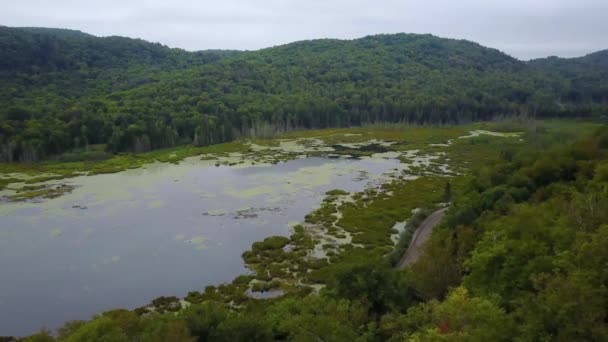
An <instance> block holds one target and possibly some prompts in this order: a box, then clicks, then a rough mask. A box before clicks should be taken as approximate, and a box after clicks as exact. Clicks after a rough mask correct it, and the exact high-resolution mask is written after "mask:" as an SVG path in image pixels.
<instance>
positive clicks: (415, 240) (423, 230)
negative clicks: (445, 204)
mask: <svg viewBox="0 0 608 342" xmlns="http://www.w3.org/2000/svg"><path fill="white" fill-rule="evenodd" d="M447 210H448V208H443V209H439V210H437V211H435V212H433V213H432V214H431V215H429V217H427V218H426V219H425V220H424V221H422V223H421V224H420V227H418V229H416V232H415V233H414V236H413V237H412V241H410V245H409V246H408V247H407V251H405V254H403V257H401V260H399V263H398V264H397V268H404V267H405V266H408V265H411V264H413V263H414V262H415V261H416V260H418V257H420V255H421V254H422V249H423V247H424V244H425V243H426V241H427V240H428V239H429V238H430V237H431V232H433V228H435V226H436V225H437V224H438V223H439V222H441V219H442V218H443V215H445V212H446V211H447Z"/></svg>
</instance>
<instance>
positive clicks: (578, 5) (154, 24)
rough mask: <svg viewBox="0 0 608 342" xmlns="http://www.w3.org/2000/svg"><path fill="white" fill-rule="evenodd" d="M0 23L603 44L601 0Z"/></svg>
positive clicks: (426, 2) (239, 10)
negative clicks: (424, 35) (429, 35)
mask: <svg viewBox="0 0 608 342" xmlns="http://www.w3.org/2000/svg"><path fill="white" fill-rule="evenodd" d="M0 5H2V6H1V8H2V10H1V11H0V25H6V26H44V27H59V28H71V29H77V30H81V31H85V32H88V33H91V34H94V35H97V36H108V35H120V36H127V37H133V38H143V39H146V40H149V41H153V42H160V43H163V44H166V45H168V46H171V47H180V48H183V49H187V50H203V49H240V50H243V49H248V50H253V49H259V48H264V47H269V46H273V45H279V44H284V43H288V42H292V41H296V40H304V39H313V38H358V37H362V36H365V35H369V34H377V33H397V32H413V33H432V34H434V35H437V36H441V37H449V38H463V39H468V40H472V41H476V42H479V43H481V44H482V45H486V46H489V47H494V48H497V49H499V50H501V51H504V52H506V53H508V54H510V55H512V56H515V57H518V58H520V59H530V58H536V57H545V56H549V55H558V56H562V57H572V56H581V55H585V54H587V53H589V52H593V51H597V50H603V49H607V48H608V0H369V1H368V0H298V1H293V0H264V1H262V0H259V1H256V0H250V1H247V0H219V1H217V0H208V1H205V0H199V1H186V0H102V1H85V0H0Z"/></svg>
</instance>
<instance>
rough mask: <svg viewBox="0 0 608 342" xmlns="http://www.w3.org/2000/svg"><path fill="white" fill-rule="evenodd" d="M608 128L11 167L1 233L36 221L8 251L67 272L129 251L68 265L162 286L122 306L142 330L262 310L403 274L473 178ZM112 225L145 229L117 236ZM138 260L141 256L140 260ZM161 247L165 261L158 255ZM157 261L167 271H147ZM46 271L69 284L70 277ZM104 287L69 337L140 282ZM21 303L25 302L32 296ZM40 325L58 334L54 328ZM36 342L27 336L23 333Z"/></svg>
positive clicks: (506, 128) (166, 153)
mask: <svg viewBox="0 0 608 342" xmlns="http://www.w3.org/2000/svg"><path fill="white" fill-rule="evenodd" d="M573 126H574V127H576V129H573V128H572V127H573ZM598 127H599V125H598V124H594V123H578V122H568V121H544V122H496V123H478V124H472V125H465V126H451V127H399V126H389V127H366V128H349V129H329V130H317V131H315V130H313V131H297V132H291V133H288V134H285V135H282V136H278V137H276V138H273V139H258V140H239V141H235V142H231V143H225V144H220V145H213V146H208V147H201V148H194V147H182V148H178V149H172V150H161V151H155V152H151V153H144V154H123V155H115V156H108V158H107V159H104V160H96V161H91V160H88V161H72V162H61V161H48V162H43V163H38V164H32V165H23V164H19V165H17V164H2V165H0V170H2V175H1V178H0V179H1V180H2V184H3V187H4V189H3V190H2V191H1V192H0V194H2V196H3V202H4V203H3V204H2V206H1V207H0V211H1V212H2V213H3V218H2V219H1V220H2V221H3V222H4V223H6V224H7V225H9V224H12V225H14V226H15V227H16V226H19V225H21V224H22V223H23V222H29V223H28V226H27V227H26V228H24V230H23V231H22V232H20V231H18V230H16V229H14V228H13V229H10V230H9V231H6V232H4V233H3V234H5V237H6V239H4V241H12V242H13V243H15V244H16V246H15V247H14V248H18V247H19V244H23V243H24V241H26V239H30V242H29V244H30V245H32V246H33V247H36V248H38V249H40V250H42V252H40V253H39V254H38V256H40V257H44V256H45V255H46V256H47V257H48V255H51V254H53V253H55V252H54V251H55V248H64V249H66V252H65V253H63V254H65V255H62V256H60V257H59V259H58V260H57V261H58V262H61V260H64V259H63V258H65V260H68V259H69V258H70V253H77V252H78V251H80V248H85V247H87V246H91V247H90V248H92V246H93V245H98V244H100V243H101V244H102V245H104V244H107V243H114V242H113V241H116V240H115V239H116V238H119V239H122V240H123V241H125V245H124V246H119V247H116V246H114V247H109V249H108V250H106V251H101V250H95V249H94V248H92V250H91V252H90V253H91V254H92V255H95V258H93V259H91V260H90V261H89V262H90V264H88V265H86V264H80V265H76V264H70V263H69V262H68V261H66V262H67V263H68V265H66V266H67V267H68V268H69V269H71V270H72V271H73V270H75V269H78V268H83V270H87V269H90V270H93V273H91V276H90V277H89V276H85V278H87V279H89V280H88V281H93V280H94V279H96V277H99V276H101V277H104V278H105V277H108V278H111V277H116V276H118V275H120V274H125V273H123V272H135V275H133V277H134V280H133V281H135V282H136V283H141V282H142V281H152V282H157V285H158V286H155V287H154V289H151V290H150V291H141V292H144V293H143V295H142V296H139V297H137V296H135V295H134V294H133V292H131V291H129V290H126V291H125V292H126V294H128V295H129V296H130V297H137V298H135V299H134V300H131V301H128V304H127V305H128V306H130V307H128V308H129V309H133V311H132V312H133V313H135V314H136V315H139V316H141V317H147V316H150V315H152V316H156V315H163V314H166V313H180V312H182V311H184V310H188V308H189V307H191V306H197V305H207V304H206V303H222V305H226V306H227V307H229V308H232V310H236V311H239V310H250V308H251V307H252V305H253V306H254V307H255V305H257V304H255V303H265V302H269V303H273V302H276V301H279V302H280V301H285V300H290V298H303V297H306V296H308V295H309V294H311V293H320V292H325V291H333V290H332V289H336V286H337V285H336V275H339V274H344V273H345V272H348V270H349V269H352V267H356V265H361V264H365V263H367V262H369V261H370V260H378V261H379V262H380V263H386V264H390V263H393V264H394V263H395V260H398V258H399V256H400V254H402V252H403V251H404V248H405V247H406V245H407V242H408V241H409V238H411V234H412V233H413V230H412V229H414V228H412V227H414V226H415V225H416V222H419V221H420V219H421V217H423V213H427V214H428V213H429V212H431V211H433V210H436V209H438V208H440V207H444V206H448V205H449V202H450V201H451V200H452V194H455V195H454V196H457V194H460V193H463V192H465V191H466V190H467V189H468V187H469V184H470V182H471V180H472V179H473V178H472V172H473V171H476V172H478V170H480V169H481V170H482V169H483V168H484V167H486V166H488V165H493V164H494V163H499V162H500V161H501V160H503V159H504V158H508V157H509V156H510V155H515V154H516V153H518V151H521V150H522V149H528V148H531V147H532V146H534V148H543V147H544V146H549V145H550V144H552V143H554V142H555V141H563V142H568V141H574V140H576V139H578V138H580V137H581V136H584V135H585V134H588V133H589V132H592V131H593V130H595V129H597V128H598ZM226 174H229V176H226ZM448 189H449V190H448ZM176 192H177V193H180V192H184V193H187V194H188V195H187V196H185V197H179V196H180V195H176V194H175V193H176ZM171 201H176V202H179V203H181V204H182V205H180V207H179V208H178V207H176V206H173V205H172V203H171ZM184 203H187V204H186V205H183V204H184ZM173 204H175V203H173ZM125 208H128V210H127V209H125ZM128 212H134V213H135V214H134V215H129V214H128ZM153 212H161V213H162V215H163V216H166V217H163V218H161V217H160V216H158V217H155V216H154V214H152V213H153ZM171 213H174V214H175V215H171ZM48 215H55V216H60V217H62V219H60V220H56V222H54V223H52V227H48V225H45V226H47V227H48V228H47V232H46V233H45V232H44V229H45V228H42V227H41V226H40V225H37V223H36V222H40V221H42V220H44V218H45V217H49V216H48ZM125 215H126V216H125ZM146 215H150V218H149V219H145V218H144V217H145V216H146ZM113 217H116V218H121V220H122V221H124V222H127V223H128V224H130V225H135V226H139V227H137V228H133V227H126V226H121V225H120V224H118V223H117V220H114V219H113ZM155 218H156V219H155ZM3 225H4V224H3ZM169 227H175V228H169ZM20 234H24V236H23V237H20ZM32 234H38V235H39V236H38V237H31V236H32ZM142 234H146V235H147V237H146V238H145V239H142ZM142 240H143V241H142ZM7 244H8V242H7ZM159 244H160V245H159ZM107 246H109V245H107ZM135 246H136V247H137V248H138V249H141V250H144V252H143V253H140V254H137V253H132V252H129V250H131V249H132V248H133V247H135ZM152 246H161V247H154V248H158V250H157V251H156V252H153V253H152V254H150V248H151V247H152ZM21 247H23V246H21ZM5 248H8V251H9V254H8V255H10V251H11V249H10V248H9V247H8V245H5ZM5 251H6V249H5ZM186 259H190V260H189V261H185V260H186ZM151 260H152V262H155V261H154V260H156V262H159V264H158V265H157V267H159V269H156V270H149V269H148V267H149V266H148V265H149V263H150V262H151ZM160 260H165V262H160ZM174 263H182V265H181V266H182V267H180V269H181V271H180V270H171V271H169V268H171V267H172V266H171V265H172V264H174ZM26 264H27V262H26ZM220 269H221V270H220ZM138 270H139V271H138ZM49 271H54V272H59V274H61V275H65V276H66V277H68V278H69V273H66V271H65V270H64V269H63V268H57V269H53V268H52V267H51V270H49ZM84 272H85V274H86V273H87V272H89V271H84ZM137 272H141V274H142V275H143V276H142V278H138V276H137ZM407 272H409V271H406V273H407ZM95 274H96V275H95ZM421 277H422V276H421ZM161 278H169V279H171V280H174V281H173V282H175V281H178V282H183V283H184V284H182V285H181V286H179V287H176V286H174V285H170V283H172V282H169V281H167V282H163V281H160V279H161ZM412 279H413V280H411V281H412V282H414V283H416V282H417V281H424V280H421V279H417V278H416V276H415V275H413V276H412ZM17 280H18V279H17ZM27 281H31V280H30V279H27ZM100 283H101V284H102V285H101V287H98V288H95V286H93V285H91V284H89V283H85V284H83V289H85V290H81V289H80V290H77V291H76V293H80V294H81V295H82V298H75V299H78V300H84V301H90V302H89V303H87V305H85V306H86V307H87V309H86V310H79V309H78V308H77V307H73V309H71V310H73V311H72V312H70V315H67V316H65V317H63V318H61V319H62V321H61V322H63V321H67V320H71V319H86V318H87V316H86V315H90V314H92V313H95V312H98V311H100V310H104V309H110V308H115V307H119V306H121V305H124V302H122V303H108V304H109V305H108V304H105V303H104V305H101V304H100V301H99V299H98V298H99V297H97V295H98V294H97V293H96V292H98V291H100V292H102V291H109V290H110V288H113V290H114V291H124V290H118V289H119V288H128V287H129V286H130V285H129V284H128V283H122V284H121V283H120V282H118V283H115V282H112V281H108V279H104V280H103V281H101V282H100ZM58 284H59V282H58ZM104 284H105V285H104ZM48 285H49V286H48V287H47V289H46V290H45V291H43V293H42V294H44V295H49V294H52V290H53V283H51V284H48ZM57 286H59V285H57ZM103 286H107V288H104V287H103ZM49 288H50V290H49ZM117 288H118V289H117ZM28 291H39V290H38V289H36V288H35V287H31V288H29V289H28ZM83 291H84V292H83ZM42 294H41V295H42ZM12 295H13V296H15V297H16V298H19V300H23V298H26V297H25V296H26V295H27V294H26V293H25V292H23V293H21V292H14V293H12ZM55 295H56V294H55ZM420 295H421V296H426V295H427V294H420ZM154 298H156V299H154ZM66 303H67V302H65V301H57V302H55V303H54V304H53V305H57V306H62V307H66ZM80 306H82V305H80ZM68 307H69V305H68ZM7 318H8V317H7ZM38 322H39V323H40V325H46V326H51V327H52V326H57V325H58V324H59V323H61V322H60V321H55V322H52V321H49V320H48V317H45V316H44V315H42V316H41V317H40V319H39V321H38ZM33 328H38V327H32V326H21V327H20V330H16V331H15V334H18V333H22V332H27V331H29V332H31V330H32V329H33Z"/></svg>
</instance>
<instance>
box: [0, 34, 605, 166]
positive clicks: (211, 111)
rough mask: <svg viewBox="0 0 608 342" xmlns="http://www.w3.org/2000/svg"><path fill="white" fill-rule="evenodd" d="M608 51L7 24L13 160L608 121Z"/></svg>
mask: <svg viewBox="0 0 608 342" xmlns="http://www.w3.org/2000/svg"><path fill="white" fill-rule="evenodd" d="M607 76H608V51H602V52H597V53H594V54H591V55H588V56H586V57H582V58H575V59H560V58H556V57H554V58H547V59H542V60H534V61H531V62H527V63H526V62H522V61H518V60H516V59H514V58H511V57H509V56H507V55H505V54H503V53H501V52H499V51H497V50H494V49H489V48H485V47H482V46H480V45H478V44H475V43H472V42H468V41H460V40H450V39H442V38H437V37H434V36H431V35H414V34H396V35H377V36H369V37H364V38H361V39H356V40H349V41H344V40H331V39H326V40H315V41H304V42H298V43H293V44H288V45H284V46H278V47H273V48H268V49H263V50H259V51H253V52H236V51H217V50H215V51H201V52H186V51H183V50H179V49H170V48H168V47H165V46H162V45H160V44H152V43H148V42H145V41H142V40H136V39H129V38H121V37H105V38H98V37H94V36H91V35H87V34H85V33H81V32H79V31H70V30H59V29H40V28H8V27H0V145H1V146H2V148H1V154H0V155H1V160H4V161H35V160H39V159H42V158H45V157H48V156H50V155H55V154H59V153H62V152H65V151H70V150H74V149H83V148H85V149H86V148H88V146H90V145H98V144H103V145H104V146H106V148H107V150H108V151H112V152H123V151H131V152H142V151H147V150H150V149H156V148H162V147H170V146H174V145H176V144H187V143H192V144H194V145H207V144H211V143H217V142H222V141H229V140H232V139H234V138H235V137H237V136H240V135H264V134H272V133H273V132H276V131H284V130H289V129H294V128H323V127H342V126H351V125H361V124H366V123H374V122H407V123H413V124H425V123H434V124H447V123H461V122H469V121H473V120H482V119H490V118H492V117H495V116H511V115H525V116H533V117H548V116H603V115H606V113H607V111H608V109H607V108H608V106H607V103H608V85H607V84H606V82H605V80H606V79H607Z"/></svg>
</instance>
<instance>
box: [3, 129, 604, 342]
mask: <svg viewBox="0 0 608 342" xmlns="http://www.w3.org/2000/svg"><path fill="white" fill-rule="evenodd" d="M541 128H542V127H541ZM546 137H547V135H542V134H534V132H532V133H528V134H527V136H526V139H527V140H528V141H529V142H530V143H529V144H525V145H521V146H522V147H521V148H513V147H510V146H507V147H505V148H503V149H502V150H501V151H500V157H499V158H500V160H499V161H498V162H497V163H495V164H491V165H487V166H484V167H481V168H479V169H476V170H474V174H473V175H471V176H467V177H466V179H465V180H464V181H465V182H464V183H463V186H459V187H458V188H455V189H454V191H451V197H452V205H451V206H450V209H449V210H448V213H447V215H446V217H445V219H444V220H443V222H442V223H441V224H440V225H439V226H438V227H437V228H435V230H434V232H433V236H432V238H431V240H430V241H429V242H428V245H427V247H426V249H425V252H424V254H423V255H422V256H421V259H419V260H418V261H417V262H416V263H415V264H413V265H412V266H411V267H410V268H408V269H405V270H397V269H394V268H391V267H390V266H389V260H387V258H386V257H380V258H378V259H373V260H371V259H369V260H360V261H358V262H353V263H348V264H344V265H342V267H341V268H340V269H336V270H335V272H334V273H332V277H331V279H330V280H329V281H328V282H327V286H326V287H325V288H324V289H323V290H321V292H320V294H319V295H316V296H309V295H307V293H298V292H294V293H290V294H289V295H286V296H284V297H281V298H277V299H269V300H249V301H244V302H238V303H235V302H234V301H231V302H223V301H222V300H221V298H220V297H218V296H217V295H212V294H213V293H215V292H213V291H207V290H206V291H205V294H203V295H196V296H194V295H192V296H190V295H189V300H190V301H191V303H192V305H191V306H189V307H187V308H186V309H183V310H177V309H175V308H174V307H171V306H170V305H166V304H165V305H162V302H163V301H168V302H170V301H169V299H168V298H159V299H158V300H156V301H157V302H158V304H159V309H158V310H156V311H154V312H146V311H138V310H134V311H128V310H114V311H109V312H106V313H103V314H101V315H98V316H96V317H94V318H93V319H92V320H90V321H88V322H84V321H74V322H69V323H67V324H66V325H65V326H63V327H62V328H61V329H59V331H58V334H57V335H56V336H53V335H51V334H50V333H49V332H48V331H42V332H40V333H38V334H36V335H33V336H30V337H28V338H25V339H24V341H55V340H57V341H276V340H278V341H285V340H295V341H404V340H407V341H606V340H608V267H606V265H608V250H607V249H606V245H607V244H608V225H606V222H608V127H607V126H604V127H603V128H600V129H599V130H597V131H596V132H595V133H594V134H592V135H590V136H587V137H583V138H578V139H577V140H576V141H574V142H557V141H559V140H562V137H557V139H553V140H554V141H553V142H551V141H550V140H547V138H546ZM283 239H286V238H283ZM279 242H280V241H279ZM258 244H259V245H258V247H259V248H258V249H259V250H260V253H262V252H263V253H267V254H268V255H271V254H272V253H275V254H276V253H279V254H280V253H281V252H282V247H283V245H284V244H281V243H279V244H276V243H274V242H273V243H270V242H266V241H265V243H263V244H262V243H258ZM275 245H276V246H275ZM255 246H256V245H254V249H255ZM236 281H237V282H238V279H237V280H236ZM163 308H164V309H163ZM163 312H164V313H163ZM7 340H11V339H10V338H7Z"/></svg>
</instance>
